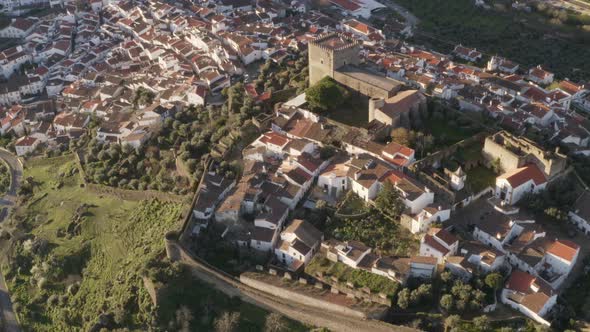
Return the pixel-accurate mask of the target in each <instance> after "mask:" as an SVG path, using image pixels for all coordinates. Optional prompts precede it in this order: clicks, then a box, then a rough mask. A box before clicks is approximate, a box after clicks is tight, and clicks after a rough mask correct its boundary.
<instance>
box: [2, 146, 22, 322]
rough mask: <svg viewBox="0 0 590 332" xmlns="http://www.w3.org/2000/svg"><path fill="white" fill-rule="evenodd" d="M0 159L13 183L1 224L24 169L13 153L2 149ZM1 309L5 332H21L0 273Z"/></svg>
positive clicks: (14, 202)
mask: <svg viewBox="0 0 590 332" xmlns="http://www.w3.org/2000/svg"><path fill="white" fill-rule="evenodd" d="M0 158H2V159H3V160H4V161H6V163H7V164H8V166H9V167H10V172H11V174H12V181H11V183H10V189H9V190H8V192H7V193H6V194H5V195H4V196H3V197H1V198H0V208H1V210H0V222H3V221H4V220H5V218H6V217H7V216H8V215H9V213H10V209H11V208H12V207H13V206H14V204H16V198H17V196H16V193H17V190H18V188H19V187H20V183H21V179H22V174H23V168H22V165H21V163H20V162H19V160H18V158H17V157H16V156H14V155H13V154H12V153H10V152H8V151H6V150H4V149H0ZM0 309H2V327H3V331H4V332H20V330H21V329H20V327H19V324H18V320H17V318H16V314H15V313H14V310H13V308H12V301H11V300H10V294H9V293H8V287H7V286H6V281H5V280H4V276H3V275H2V274H1V273H0Z"/></svg>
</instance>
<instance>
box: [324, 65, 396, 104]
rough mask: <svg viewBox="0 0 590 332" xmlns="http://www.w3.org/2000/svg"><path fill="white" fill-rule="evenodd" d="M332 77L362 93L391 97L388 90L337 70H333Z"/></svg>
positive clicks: (384, 97)
mask: <svg viewBox="0 0 590 332" xmlns="http://www.w3.org/2000/svg"><path fill="white" fill-rule="evenodd" d="M332 77H333V78H334V80H336V82H338V83H340V84H342V85H344V86H346V87H348V88H349V89H351V90H354V91H357V92H359V93H360V94H362V95H365V96H369V97H372V98H383V99H387V98H389V97H391V95H390V91H389V90H385V89H381V88H378V87H376V86H374V85H371V84H368V83H366V82H363V81H361V80H358V79H356V78H354V77H351V76H349V75H346V74H343V73H340V72H338V71H335V72H334V75H333V76H332Z"/></svg>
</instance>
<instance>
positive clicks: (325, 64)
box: [308, 43, 334, 85]
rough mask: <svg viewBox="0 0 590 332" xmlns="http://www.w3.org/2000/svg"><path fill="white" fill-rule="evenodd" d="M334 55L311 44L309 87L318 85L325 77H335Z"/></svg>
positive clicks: (309, 51) (309, 52)
mask: <svg viewBox="0 0 590 332" xmlns="http://www.w3.org/2000/svg"><path fill="white" fill-rule="evenodd" d="M333 55H334V54H333V52H332V51H331V50H329V49H325V48H322V47H319V46H317V45H314V44H312V43H310V44H309V50H308V56H309V85H314V84H316V83H317V82H318V81H319V80H321V79H322V78H324V77H325V76H330V77H333V76H334V74H333V73H334V68H333V66H332V64H333V62H334V59H333Z"/></svg>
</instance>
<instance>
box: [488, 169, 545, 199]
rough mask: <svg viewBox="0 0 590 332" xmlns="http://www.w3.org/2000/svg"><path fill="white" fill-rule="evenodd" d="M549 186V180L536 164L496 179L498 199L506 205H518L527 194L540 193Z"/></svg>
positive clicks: (509, 172)
mask: <svg viewBox="0 0 590 332" xmlns="http://www.w3.org/2000/svg"><path fill="white" fill-rule="evenodd" d="M546 186H547V178H546V177H545V174H544V173H543V171H541V170H540V169H539V167H537V165H535V164H529V165H526V166H524V167H521V168H517V169H514V170H511V171H508V172H506V173H504V174H502V175H501V176H499V177H497V178H496V197H498V198H499V199H500V200H502V201H503V202H504V203H505V204H508V205H513V204H516V203H517V202H518V201H519V200H520V199H521V198H522V197H523V196H524V195H525V194H526V193H530V192H532V193H538V192H539V191H541V190H543V189H545V187H546Z"/></svg>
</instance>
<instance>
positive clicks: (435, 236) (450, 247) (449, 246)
mask: <svg viewBox="0 0 590 332" xmlns="http://www.w3.org/2000/svg"><path fill="white" fill-rule="evenodd" d="M458 248H459V239H458V238H457V237H456V236H455V235H453V234H451V233H450V232H449V231H447V230H446V229H440V228H432V229H430V231H429V232H428V234H425V235H424V237H422V240H421V241H420V256H428V257H435V258H436V259H437V261H438V263H442V262H443V261H444V260H445V259H446V258H447V257H449V256H453V255H455V254H456V253H457V249H458Z"/></svg>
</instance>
